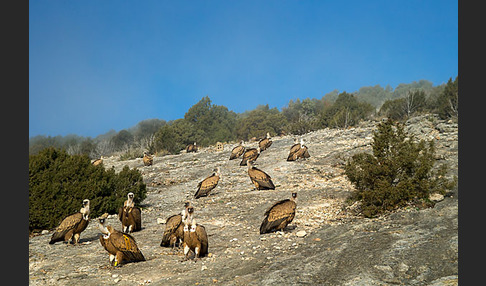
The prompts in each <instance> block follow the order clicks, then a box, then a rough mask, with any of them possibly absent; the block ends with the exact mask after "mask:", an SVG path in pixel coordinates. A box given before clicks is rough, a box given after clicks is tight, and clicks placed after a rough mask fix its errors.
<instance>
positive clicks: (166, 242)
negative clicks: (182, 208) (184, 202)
mask: <svg viewBox="0 0 486 286" xmlns="http://www.w3.org/2000/svg"><path fill="white" fill-rule="evenodd" d="M181 223H182V215H180V214H176V215H171V216H170V217H169V218H167V221H166V223H165V230H164V234H163V235H162V241H161V242H160V246H170V236H171V234H173V233H175V232H176V230H177V228H179V226H180V225H181Z"/></svg>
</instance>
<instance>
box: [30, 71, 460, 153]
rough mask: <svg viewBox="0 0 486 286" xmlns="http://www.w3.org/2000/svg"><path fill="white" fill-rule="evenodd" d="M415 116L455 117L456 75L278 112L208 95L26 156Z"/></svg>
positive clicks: (49, 141) (58, 140)
mask: <svg viewBox="0 0 486 286" xmlns="http://www.w3.org/2000/svg"><path fill="white" fill-rule="evenodd" d="M419 113H436V114H439V116H440V117H441V118H457V116H458V77H456V78H455V79H454V80H453V79H452V78H450V79H449V80H448V82H447V83H446V84H442V85H439V86H435V87H434V86H433V85H432V83H431V82H429V81H426V80H420V81H419V82H412V83H410V84H399V85H398V86H397V87H396V88H395V89H392V88H391V87H390V86H386V87H385V88H383V87H381V86H380V85H376V86H373V87H362V88H360V89H359V90H358V91H357V92H354V93H347V92H342V93H339V92H338V91H337V90H334V91H332V92H330V93H328V94H326V95H324V96H323V97H322V98H321V99H315V98H313V99H310V98H306V99H303V100H300V99H296V100H295V101H294V100H290V101H289V103H288V104H287V106H285V107H283V108H282V110H281V111H279V110H278V109H277V108H269V106H268V104H267V105H259V106H257V107H256V108H255V109H254V110H250V111H246V112H244V113H235V112H233V111H231V110H228V108H227V107H225V106H221V105H215V104H212V102H211V100H210V98H209V97H208V96H206V97H203V98H202V99H201V100H200V101H199V102H198V103H196V104H195V105H193V106H192V107H191V108H189V110H188V111H187V112H186V114H185V115H184V118H180V119H176V120H172V121H169V122H166V121H165V120H161V119H148V120H143V121H141V122H139V123H138V124H137V125H136V126H134V127H132V128H129V129H124V130H121V131H119V132H116V131H115V130H111V131H109V132H107V133H106V134H103V135H100V136H97V137H96V138H91V137H87V138H86V137H82V136H76V135H68V136H64V137H63V136H56V137H50V136H47V137H46V136H36V137H32V138H30V140H29V154H36V153H38V152H40V151H41V150H43V149H44V148H47V147H55V148H59V149H64V150H66V152H67V153H69V154H71V155H75V154H85V155H88V156H89V157H90V158H99V157H101V156H110V155H117V154H119V155H121V156H122V158H125V159H129V158H135V157H140V156H141V154H142V153H143V151H144V150H148V151H149V152H150V153H158V154H177V153H179V152H180V151H181V150H183V149H184V148H185V146H187V145H188V144H193V143H194V142H196V143H197V145H199V146H209V145H213V144H215V143H216V142H218V141H219V142H232V141H238V140H245V141H246V140H249V139H251V138H254V137H255V138H262V137H264V136H265V135H266V133H267V132H268V133H270V135H271V136H276V135H283V134H294V135H301V134H304V133H307V132H310V131H314V130H318V129H322V128H326V127H329V128H347V127H350V126H354V125H356V124H357V123H359V121H361V120H366V119H372V118H376V117H388V118H391V119H394V120H406V119H407V118H408V117H410V116H413V115H416V114H419Z"/></svg>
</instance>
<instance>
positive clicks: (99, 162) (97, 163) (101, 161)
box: [91, 156, 103, 166]
mask: <svg viewBox="0 0 486 286" xmlns="http://www.w3.org/2000/svg"><path fill="white" fill-rule="evenodd" d="M101 163H103V156H101V158H99V159H95V160H93V162H91V164H93V166H98V165H99V164H101Z"/></svg>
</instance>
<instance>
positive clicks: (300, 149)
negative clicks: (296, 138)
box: [287, 138, 310, 161]
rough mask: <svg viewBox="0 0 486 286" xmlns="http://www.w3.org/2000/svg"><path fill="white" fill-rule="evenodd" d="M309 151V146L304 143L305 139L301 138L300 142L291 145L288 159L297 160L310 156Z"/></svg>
mask: <svg viewBox="0 0 486 286" xmlns="http://www.w3.org/2000/svg"><path fill="white" fill-rule="evenodd" d="M309 157H310V155H309V151H308V150H307V146H306V145H304V139H302V138H301V139H300V143H296V144H294V145H292V147H290V152H289V156H288V157H287V161H295V160H297V159H299V158H304V159H306V158H309Z"/></svg>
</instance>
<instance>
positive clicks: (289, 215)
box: [260, 199, 296, 234]
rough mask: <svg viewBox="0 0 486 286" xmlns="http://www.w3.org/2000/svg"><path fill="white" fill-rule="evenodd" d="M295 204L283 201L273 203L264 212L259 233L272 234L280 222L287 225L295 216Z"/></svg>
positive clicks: (286, 200) (287, 200)
mask: <svg viewBox="0 0 486 286" xmlns="http://www.w3.org/2000/svg"><path fill="white" fill-rule="evenodd" d="M295 207H296V204H295V202H293V201H291V200H289V199H285V200H281V201H279V202H277V203H275V204H274V205H273V206H272V207H270V208H269V209H268V210H267V211H266V212H265V218H264V220H263V222H262V224H261V226H260V233H261V234H262V233H267V232H272V231H275V230H276V229H277V227H278V226H280V225H281V224H282V222H284V221H286V224H285V225H287V224H288V223H290V222H291V221H292V220H293V219H294V216H295Z"/></svg>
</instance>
